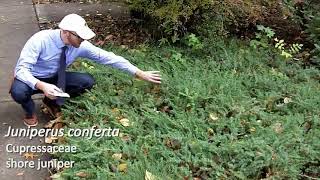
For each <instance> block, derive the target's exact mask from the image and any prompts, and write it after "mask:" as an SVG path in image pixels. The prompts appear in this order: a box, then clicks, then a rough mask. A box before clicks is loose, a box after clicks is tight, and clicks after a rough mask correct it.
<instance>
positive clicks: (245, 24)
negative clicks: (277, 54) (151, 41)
mask: <svg viewBox="0 0 320 180" xmlns="http://www.w3.org/2000/svg"><path fill="white" fill-rule="evenodd" d="M128 2H129V5H130V8H131V10H132V11H134V12H139V13H142V15H143V17H144V18H145V19H146V20H147V21H146V23H148V24H150V23H151V22H152V23H153V25H154V26H149V25H148V27H149V28H153V31H154V33H153V35H155V37H156V38H158V39H160V38H169V39H170V41H172V42H176V41H177V40H178V39H179V38H180V37H181V36H183V35H185V34H186V33H187V32H195V31H196V30H197V28H196V27H197V26H199V25H203V26H204V27H208V26H210V27H211V29H210V30H211V32H212V30H213V32H216V33H218V34H219V35H226V34H228V33H233V34H239V35H246V34H248V33H252V32H254V30H255V27H256V24H258V23H259V24H263V25H265V26H268V27H275V26H277V25H278V23H280V24H281V26H283V25H287V26H289V25H288V24H290V23H287V21H290V20H289V18H288V17H291V16H292V12H291V9H292V8H288V6H287V4H288V3H282V2H281V1H280V2H279V1H277V0H270V1H268V0H261V1H253V0H249V1H243V0H225V1H218V0H202V1H197V0H129V1H128ZM290 25H291V24H290ZM287 26H286V27H284V28H283V29H284V30H285V32H288V29H294V28H292V27H291V28H287ZM293 26H294V25H293ZM203 29H207V28H203ZM198 30H199V29H198ZM276 30H277V29H276ZM195 33H198V32H195Z"/></svg>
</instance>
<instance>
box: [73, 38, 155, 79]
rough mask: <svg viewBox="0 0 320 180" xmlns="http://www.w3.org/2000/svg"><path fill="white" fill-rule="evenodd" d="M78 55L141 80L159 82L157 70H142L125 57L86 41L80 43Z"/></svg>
mask: <svg viewBox="0 0 320 180" xmlns="http://www.w3.org/2000/svg"><path fill="white" fill-rule="evenodd" d="M79 55H80V56H81V57H84V58H88V59H91V60H93V61H96V62H97V63H100V64H104V65H110V66H112V67H114V68H117V69H120V70H123V71H126V72H129V73H130V74H132V75H135V76H136V77H138V78H140V79H142V80H145V81H149V82H152V83H157V84H160V83H161V76H160V74H159V71H142V70H140V69H139V68H137V67H136V66H134V65H133V64H131V63H130V62H129V61H128V60H126V59H125V58H123V57H121V56H117V55H115V54H114V53H112V52H108V51H105V50H103V49H101V48H99V47H96V46H94V45H93V44H91V43H90V42H88V41H84V42H82V43H81V46H80V54H79Z"/></svg>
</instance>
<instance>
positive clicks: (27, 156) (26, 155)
mask: <svg viewBox="0 0 320 180" xmlns="http://www.w3.org/2000/svg"><path fill="white" fill-rule="evenodd" d="M23 156H24V158H25V159H27V160H28V159H34V158H35V157H37V156H38V155H35V154H34V153H32V152H30V153H29V152H26V153H24V154H23Z"/></svg>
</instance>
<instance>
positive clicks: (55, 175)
mask: <svg viewBox="0 0 320 180" xmlns="http://www.w3.org/2000/svg"><path fill="white" fill-rule="evenodd" d="M50 178H51V179H52V180H55V179H56V180H60V179H62V178H61V173H56V174H53V175H52V176H50Z"/></svg>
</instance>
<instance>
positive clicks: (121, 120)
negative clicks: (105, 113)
mask: <svg viewBox="0 0 320 180" xmlns="http://www.w3.org/2000/svg"><path fill="white" fill-rule="evenodd" d="M119 121H120V123H121V124H122V126H124V127H128V126H130V121H129V119H127V118H123V119H120V120H119Z"/></svg>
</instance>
